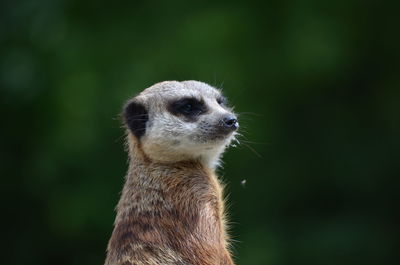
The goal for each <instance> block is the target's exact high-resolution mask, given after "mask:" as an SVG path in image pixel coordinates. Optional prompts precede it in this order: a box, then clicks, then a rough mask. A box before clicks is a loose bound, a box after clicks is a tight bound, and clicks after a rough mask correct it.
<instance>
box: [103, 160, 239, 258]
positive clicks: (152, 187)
mask: <svg viewBox="0 0 400 265" xmlns="http://www.w3.org/2000/svg"><path fill="white" fill-rule="evenodd" d="M135 161H136V162H137V161H142V162H141V163H136V164H134V165H131V167H130V170H129V172H128V175H127V178H126V183H125V186H124V189H123V191H122V195H121V200H120V202H119V204H118V206H117V218H116V222H115V228H114V232H113V235H112V237H111V239H110V242H109V246H108V258H107V261H106V264H108V265H111V264H113V265H114V264H124V262H125V261H126V262H128V261H127V259H129V260H131V261H129V262H130V263H126V264H148V265H150V264H188V265H189V264H193V265H194V264H199V265H200V264H202V265H203V264H210V265H211V264H227V265H228V264H233V263H232V261H231V259H230V257H229V253H228V251H227V246H226V243H225V240H226V239H225V227H224V223H223V208H222V205H223V203H222V191H221V185H220V184H219V182H218V180H217V178H216V176H215V175H214V174H213V173H212V172H211V171H210V170H209V169H206V168H204V167H203V166H202V165H201V164H200V163H196V162H179V163H176V164H174V165H163V164H155V163H152V162H149V161H145V159H136V160H135ZM132 259H134V260H135V262H133V263H132ZM160 261H162V263H160ZM157 262H158V263H157Z"/></svg>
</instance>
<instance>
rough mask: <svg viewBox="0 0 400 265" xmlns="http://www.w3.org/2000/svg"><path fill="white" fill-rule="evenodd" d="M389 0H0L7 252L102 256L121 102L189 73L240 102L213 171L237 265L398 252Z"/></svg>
mask: <svg viewBox="0 0 400 265" xmlns="http://www.w3.org/2000/svg"><path fill="white" fill-rule="evenodd" d="M392 2H393V3H391V2H390V1H368V0H367V1H358V0H347V1H344V0H338V1H316V0H314V1H312V0H303V1H300V0H299V1H290V2H287V1H238V2H235V1H164V2H157V1H77V0H72V1H66V0H65V1H54V0H53V1H50V0H36V1H34V0H24V1H11V0H8V1H7V0H6V1H2V2H1V4H0V96H1V97H0V111H1V113H2V117H3V119H2V126H1V130H0V136H1V141H2V145H1V151H0V161H1V164H0V169H1V177H2V179H1V181H2V185H1V187H2V191H1V196H2V205H3V207H2V211H1V212H2V218H1V219H2V222H3V226H2V239H3V244H5V247H3V248H2V253H3V257H2V262H1V263H2V264H23V265H29V264H40V265H45V264H58V265H63V264H68V265H81V264H85V265H90V264H102V263H103V261H104V257H105V248H106V244H107V241H108V238H109V236H110V234H111V231H112V223H113V220H114V216H115V213H114V211H113V209H114V207H115V205H116V203H117V200H118V197H119V191H120V189H121V187H122V184H123V177H124V174H125V171H126V167H127V163H126V159H127V158H126V153H125V152H124V150H123V143H124V140H123V130H122V129H121V128H120V126H121V119H120V117H119V113H120V111H121V110H122V106H123V104H124V103H125V101H126V100H127V99H128V98H130V97H131V96H133V95H135V94H136V93H138V92H139V91H141V90H142V89H144V88H146V87H148V86H150V85H152V84H153V83H156V82H159V81H162V80H173V79H177V80H187V79H197V80H202V81H205V82H208V83H210V84H213V85H215V86H217V87H223V88H224V92H225V94H226V95H227V96H228V98H229V100H230V103H231V104H232V105H234V106H235V110H236V111H237V112H239V113H242V114H241V115H240V117H239V120H240V125H241V129H240V130H241V132H242V133H243V135H244V137H243V138H242V144H241V145H239V146H238V147H237V148H232V149H230V150H229V151H228V153H227V154H226V155H225V157H224V160H225V168H224V169H221V170H220V172H221V175H223V176H224V179H225V180H226V182H227V184H228V185H227V191H228V193H229V204H230V207H229V208H230V212H231V218H230V219H231V221H232V235H233V238H234V239H235V240H237V242H235V243H234V248H235V255H236V256H237V264H238V265H242V264H243V265H244V264H246V265H264V264H266V265H293V264H296V265H301V264H307V265H314V264H315V265H355V264H385V265H390V264H394V263H395V261H396V260H398V259H396V258H395V256H396V255H397V253H398V251H399V249H398V246H399V244H396V243H398V242H397V241H398V238H399V237H400V233H399V224H400V211H399V206H398V205H399V202H400V197H399V190H400V185H399V184H400V183H399V177H400V170H399V153H400V108H399V105H400V103H399V102H400V75H399V74H400V72H399V59H400V58H399V57H400V53H399V47H400V42H399V23H398V21H399V15H398V13H399V6H398V5H397V6H395V1H392ZM254 142H255V143H254ZM253 149H254V150H255V152H257V153H258V154H259V155H257V154H256V153H255V152H253V151H252V150H253ZM242 180H246V181H245V182H246V184H245V185H242V184H241V183H242Z"/></svg>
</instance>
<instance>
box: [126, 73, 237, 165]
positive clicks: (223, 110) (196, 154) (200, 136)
mask: <svg viewBox="0 0 400 265" xmlns="http://www.w3.org/2000/svg"><path fill="white" fill-rule="evenodd" d="M123 118H124V122H125V125H126V127H127V129H128V135H129V139H131V140H130V141H133V142H134V143H135V144H136V145H137V146H140V148H141V149H142V151H143V153H144V154H145V155H146V156H147V157H148V158H150V159H151V160H154V161H158V162H164V163H169V162H177V161H184V160H200V161H202V162H204V163H206V164H207V165H208V166H210V167H215V166H216V165H217V164H218V161H219V157H220V155H221V153H222V152H223V151H224V149H225V148H226V147H227V146H228V145H229V144H230V142H231V141H232V140H233V139H234V137H235V134H236V130H237V128H238V126H239V124H238V121H237V118H236V115H235V114H234V113H233V110H232V109H231V108H230V107H228V106H227V102H226V99H225V97H224V96H223V95H222V94H221V92H220V91H219V90H217V89H215V88H213V87H211V86H209V85H207V84H205V83H202V82H198V81H183V82H177V81H166V82H162V83H158V84H155V85H153V86H151V87H149V88H147V89H145V90H144V91H143V92H141V93H140V94H139V95H138V96H136V97H134V98H133V99H131V100H129V101H128V102H127V103H126V105H125V107H124V110H123Z"/></svg>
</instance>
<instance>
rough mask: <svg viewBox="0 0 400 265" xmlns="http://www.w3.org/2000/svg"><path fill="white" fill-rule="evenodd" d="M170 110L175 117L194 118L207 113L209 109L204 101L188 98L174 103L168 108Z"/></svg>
mask: <svg viewBox="0 0 400 265" xmlns="http://www.w3.org/2000/svg"><path fill="white" fill-rule="evenodd" d="M168 110H169V111H170V112H171V113H172V114H174V115H183V116H185V117H188V118H194V117H197V116H199V115H201V114H203V113H205V112H207V107H206V105H205V104H204V102H203V101H201V100H198V99H197V98H189V97H188V98H181V99H178V100H175V101H172V102H171V103H170V104H169V106H168Z"/></svg>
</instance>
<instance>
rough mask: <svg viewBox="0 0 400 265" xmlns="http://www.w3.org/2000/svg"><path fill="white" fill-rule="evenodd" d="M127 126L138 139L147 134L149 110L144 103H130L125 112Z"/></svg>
mask: <svg viewBox="0 0 400 265" xmlns="http://www.w3.org/2000/svg"><path fill="white" fill-rule="evenodd" d="M123 117H124V122H125V124H126V126H127V127H128V128H129V130H130V131H131V132H132V133H133V135H135V136H136V137H137V138H138V139H139V138H140V137H141V136H143V135H144V133H145V132H146V123H147V121H148V120H149V116H148V114H147V110H146V108H145V107H144V105H143V104H142V103H139V102H137V101H135V100H132V101H129V102H128V103H127V104H126V105H125V107H124V110H123Z"/></svg>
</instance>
